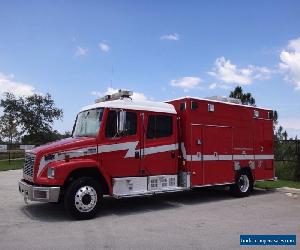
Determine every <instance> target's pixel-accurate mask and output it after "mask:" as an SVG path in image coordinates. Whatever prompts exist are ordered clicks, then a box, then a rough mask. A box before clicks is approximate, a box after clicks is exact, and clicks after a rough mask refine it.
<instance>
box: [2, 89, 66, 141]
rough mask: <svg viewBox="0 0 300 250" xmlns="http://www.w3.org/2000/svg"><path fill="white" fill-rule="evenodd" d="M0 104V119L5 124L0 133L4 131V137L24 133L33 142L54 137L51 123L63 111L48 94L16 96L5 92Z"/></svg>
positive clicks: (60, 116)
mask: <svg viewBox="0 0 300 250" xmlns="http://www.w3.org/2000/svg"><path fill="white" fill-rule="evenodd" d="M0 106H1V107H2V108H3V115H2V117H1V118H0V120H2V121H3V122H2V123H3V124H6V125H5V127H1V128H0V129H1V133H4V132H5V131H6V132H5V133H6V137H9V135H13V136H18V137H20V136H21V135H24V137H25V136H26V137H29V138H31V139H30V141H32V142H35V143H34V144H36V143H37V144H40V143H45V142H49V141H52V140H54V139H55V138H56V137H55V136H53V135H55V134H56V132H57V131H53V129H52V125H53V123H54V121H55V120H57V119H61V118H62V116H63V112H62V110H61V109H59V108H57V107H55V104H54V101H53V99H52V97H51V95H50V94H46V95H38V94H34V95H31V96H28V97H19V98H16V97H15V96H14V95H13V94H10V93H6V94H5V95H4V98H3V99H2V100H1V105H0ZM4 128H5V129H4ZM7 128H9V129H7ZM17 132H18V133H17ZM7 135H8V136H7ZM16 138H17V137H16ZM23 141H24V140H23Z"/></svg>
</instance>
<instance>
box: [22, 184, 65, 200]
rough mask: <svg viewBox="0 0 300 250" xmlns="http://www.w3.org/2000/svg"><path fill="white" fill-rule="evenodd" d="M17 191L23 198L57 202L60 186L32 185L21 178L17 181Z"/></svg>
mask: <svg viewBox="0 0 300 250" xmlns="http://www.w3.org/2000/svg"><path fill="white" fill-rule="evenodd" d="M19 192H20V193H21V195H22V196H23V197H24V200H25V202H26V200H31V201H43V202H57V201H58V199H59V192H60V187H47V186H34V185H31V184H28V183H26V182H25V181H23V180H20V181H19Z"/></svg>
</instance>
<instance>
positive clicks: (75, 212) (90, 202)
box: [64, 177, 103, 220]
mask: <svg viewBox="0 0 300 250" xmlns="http://www.w3.org/2000/svg"><path fill="white" fill-rule="evenodd" d="M102 197H103V194H102V191H101V187H100V185H99V183H98V182H97V181H96V180H95V179H93V178H90V177H81V178H78V179H75V180H74V181H73V182H71V183H70V185H69V186H68V187H67V190H66V193H65V197H64V203H65V209H66V210H67V212H68V213H69V214H70V215H71V217H73V218H75V219H78V220H87V219H91V218H93V217H95V215H96V214H97V212H98V210H99V207H100V203H101V200H102Z"/></svg>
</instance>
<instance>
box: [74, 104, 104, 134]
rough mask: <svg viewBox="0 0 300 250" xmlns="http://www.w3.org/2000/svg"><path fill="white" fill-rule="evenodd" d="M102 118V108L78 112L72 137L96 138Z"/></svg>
mask: <svg viewBox="0 0 300 250" xmlns="http://www.w3.org/2000/svg"><path fill="white" fill-rule="evenodd" d="M102 116H103V108H98V109H90V110H86V111H83V112H80V113H79V114H78V116H77V119H76V122H75V126H74V130H73V137H85V136H86V137H96V136H97V135H98V132H99V129H100V126H101V120H102Z"/></svg>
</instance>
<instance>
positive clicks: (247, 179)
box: [230, 171, 253, 197]
mask: <svg viewBox="0 0 300 250" xmlns="http://www.w3.org/2000/svg"><path fill="white" fill-rule="evenodd" d="M252 189H253V181H252V178H251V176H250V174H249V173H248V172H247V171H240V172H239V173H238V174H237V177H236V180H235V184H233V185H232V186H230V191H231V193H232V194H233V195H234V196H236V197H245V196H248V195H249V193H250V191H251V190H252Z"/></svg>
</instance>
